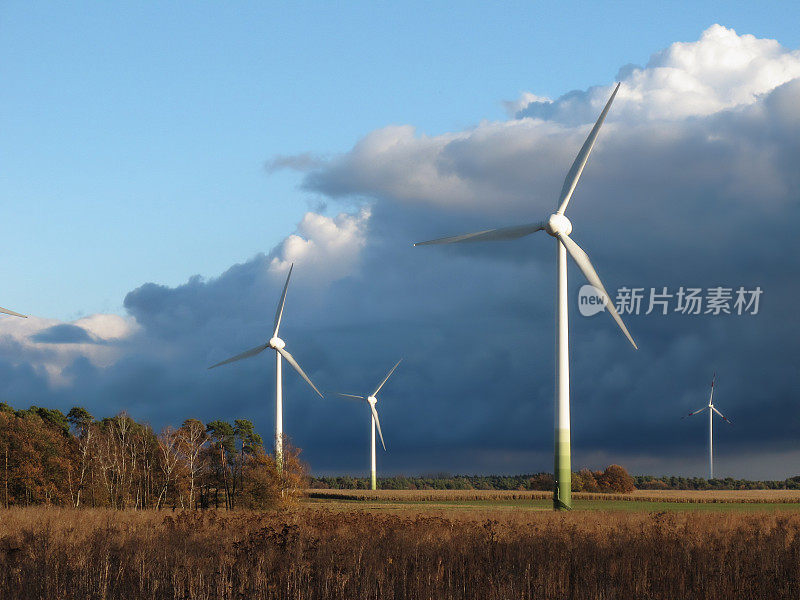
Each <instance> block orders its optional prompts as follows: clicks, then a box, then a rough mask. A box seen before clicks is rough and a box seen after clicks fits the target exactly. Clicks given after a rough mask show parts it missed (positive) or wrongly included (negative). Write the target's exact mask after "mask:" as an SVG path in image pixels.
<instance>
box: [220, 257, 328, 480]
mask: <svg viewBox="0 0 800 600" xmlns="http://www.w3.org/2000/svg"><path fill="white" fill-rule="evenodd" d="M292 269H294V264H292V266H291V267H289V274H288V275H287V276H286V284H285V285H284V286H283V294H281V299H280V302H278V308H277V310H276V311H275V329H274V330H273V332H272V337H271V338H270V339H269V341H268V342H267V343H266V344H262V345H261V346H256V347H255V348H252V349H250V350H247V351H246V352H242V353H241V354H237V355H236V356H234V357H232V358H229V359H227V360H223V361H222V362H218V363H217V364H215V365H212V366H210V367H208V368H209V369H213V368H215V367H220V366H222V365H227V364H228V363H232V362H236V361H237V360H242V359H243V358H250V357H251V356H255V355H256V354H261V353H262V352H263V351H264V350H266V349H267V348H272V349H273V350H275V360H276V362H275V462H276V464H277V466H278V470H279V471H281V470H282V469H283V376H282V374H281V357H283V358H285V359H286V360H287V361H288V363H289V364H290V365H292V366H293V367H294V369H295V371H297V372H298V373H300V377H302V378H303V379H305V380H306V381H307V382H308V385H310V386H311V387H312V388H314V391H315V392H317V393H318V394H319V395H320V398H323V397H324V396H323V395H322V392H320V391H319V390H318V389H317V387H316V386H315V385H314V384H313V383H311V380H310V379H309V378H308V375H306V374H305V373H304V372H303V369H301V368H300V365H298V364H297V361H296V360H295V359H294V357H293V356H292V355H291V354H289V352H288V350H286V342H284V341H283V340H282V339H281V338H279V337H278V329H279V328H280V326H281V317H282V316H283V305H284V303H285V302H286V290H287V289H288V288H289V278H290V277H291V276H292Z"/></svg>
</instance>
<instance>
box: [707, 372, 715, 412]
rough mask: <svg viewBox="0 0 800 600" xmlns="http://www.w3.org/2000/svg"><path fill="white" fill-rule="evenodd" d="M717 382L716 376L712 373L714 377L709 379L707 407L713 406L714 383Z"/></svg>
mask: <svg viewBox="0 0 800 600" xmlns="http://www.w3.org/2000/svg"><path fill="white" fill-rule="evenodd" d="M716 381H717V374H716V373H714V376H713V377H712V378H711V395H710V396H709V397H708V405H709V406H713V404H714V383H715V382H716Z"/></svg>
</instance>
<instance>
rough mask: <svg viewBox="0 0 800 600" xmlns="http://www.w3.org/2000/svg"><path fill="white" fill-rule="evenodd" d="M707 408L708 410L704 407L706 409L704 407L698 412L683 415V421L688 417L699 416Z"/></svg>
mask: <svg viewBox="0 0 800 600" xmlns="http://www.w3.org/2000/svg"><path fill="white" fill-rule="evenodd" d="M707 408H708V407H707V406H704V407H703V408H701V409H700V410H696V411H694V412H690V413H689V414H688V415H683V416H682V417H681V419H685V418H686V417H691V416H692V415H696V414H699V413H701V412H703V411H704V410H705V409H707Z"/></svg>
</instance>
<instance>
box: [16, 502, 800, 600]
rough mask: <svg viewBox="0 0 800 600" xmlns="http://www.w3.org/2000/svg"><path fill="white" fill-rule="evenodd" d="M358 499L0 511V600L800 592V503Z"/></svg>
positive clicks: (664, 595) (651, 597) (651, 599)
mask: <svg viewBox="0 0 800 600" xmlns="http://www.w3.org/2000/svg"><path fill="white" fill-rule="evenodd" d="M333 503H336V502H335V501H334V502H333ZM340 504H341V503H340ZM320 505H321V506H324V505H325V503H324V502H322V503H320ZM360 506H361V505H360V504H351V505H350V508H349V509H339V510H335V511H333V510H327V509H323V508H320V507H317V506H316V505H313V504H310V505H309V504H306V505H301V506H299V507H296V508H294V509H291V510H284V511H271V512H250V511H236V512H215V511H206V512H205V513H203V512H171V511H161V512H156V511H138V512H133V511H112V510H99V509H98V510H71V509H53V508H27V509H25V508H18V509H14V508H12V509H8V510H2V511H0V598H3V599H5V598H9V599H11V598H13V599H20V600H26V599H40V598H41V599H44V598H47V599H52V598H76V599H78V598H80V599H89V598H98V599H99V598H108V599H116V598H120V599H121V598H126V599H131V598H152V599H186V600H188V599H212V598H214V599H220V600H227V599H244V598H276V599H284V598H285V599H289V598H297V599H299V598H302V599H314V598H331V599H333V598H336V599H348V600H349V599H361V598H363V599H367V598H381V599H383V598H386V599H398V600H399V599H403V600H415V599H431V600H434V599H435V600H440V599H442V600H446V599H462V598H463V599H467V598H469V599H472V598H480V599H484V598H485V599H489V600H495V599H497V600H500V599H506V598H509V599H510V598H513V599H528V598H531V599H532V598H537V599H538V598H545V599H549V598H559V599H561V598H581V599H584V598H585V599H612V598H619V599H626V600H627V599H648V600H655V599H670V600H673V599H678V598H680V599H684V598H704V599H708V600H714V599H717V598H719V599H725V600H731V599H733V598H770V599H775V598H797V597H798V589H800V511H791V512H777V511H770V512H765V511H757V512H750V513H745V512H735V511H724V512H687V511H683V512H629V511H628V512H625V511H614V512H609V511H576V512H573V513H553V512H551V511H540V512H537V511H513V510H497V511H494V512H492V511H491V510H487V511H475V512H473V511H453V512H452V514H449V513H448V512H447V511H444V510H443V511H440V513H439V514H438V515H432V514H425V513H421V512H419V511H417V510H414V509H413V508H411V509H409V510H408V511H405V512H404V511H400V512H396V513H391V514H387V513H381V512H371V511H365V510H361V509H360V508H359V507H360Z"/></svg>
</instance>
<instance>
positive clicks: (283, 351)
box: [278, 348, 325, 398]
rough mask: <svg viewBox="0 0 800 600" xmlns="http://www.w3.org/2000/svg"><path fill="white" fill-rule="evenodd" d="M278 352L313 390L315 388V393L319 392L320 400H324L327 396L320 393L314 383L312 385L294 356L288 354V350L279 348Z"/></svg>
mask: <svg viewBox="0 0 800 600" xmlns="http://www.w3.org/2000/svg"><path fill="white" fill-rule="evenodd" d="M278 352H280V353H281V356H282V357H283V358H285V359H286V361H287V362H288V363H289V364H290V365H292V366H293V367H294V370H295V371H297V372H298V373H300V377H302V378H303V379H305V380H306V382H307V383H308V385H310V386H311V387H312V388H314V391H315V392H317V393H318V394H319V397H320V398H324V397H325V396H323V395H322V392H320V391H319V390H318V389H317V386H315V385H314V384H313V383H311V380H310V379H309V378H308V375H306V374H305V373H304V372H303V369H301V368H300V365H298V364H297V361H296V360H295V359H294V356H292V355H291V354H289V352H287V350H286V349H285V348H278Z"/></svg>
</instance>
